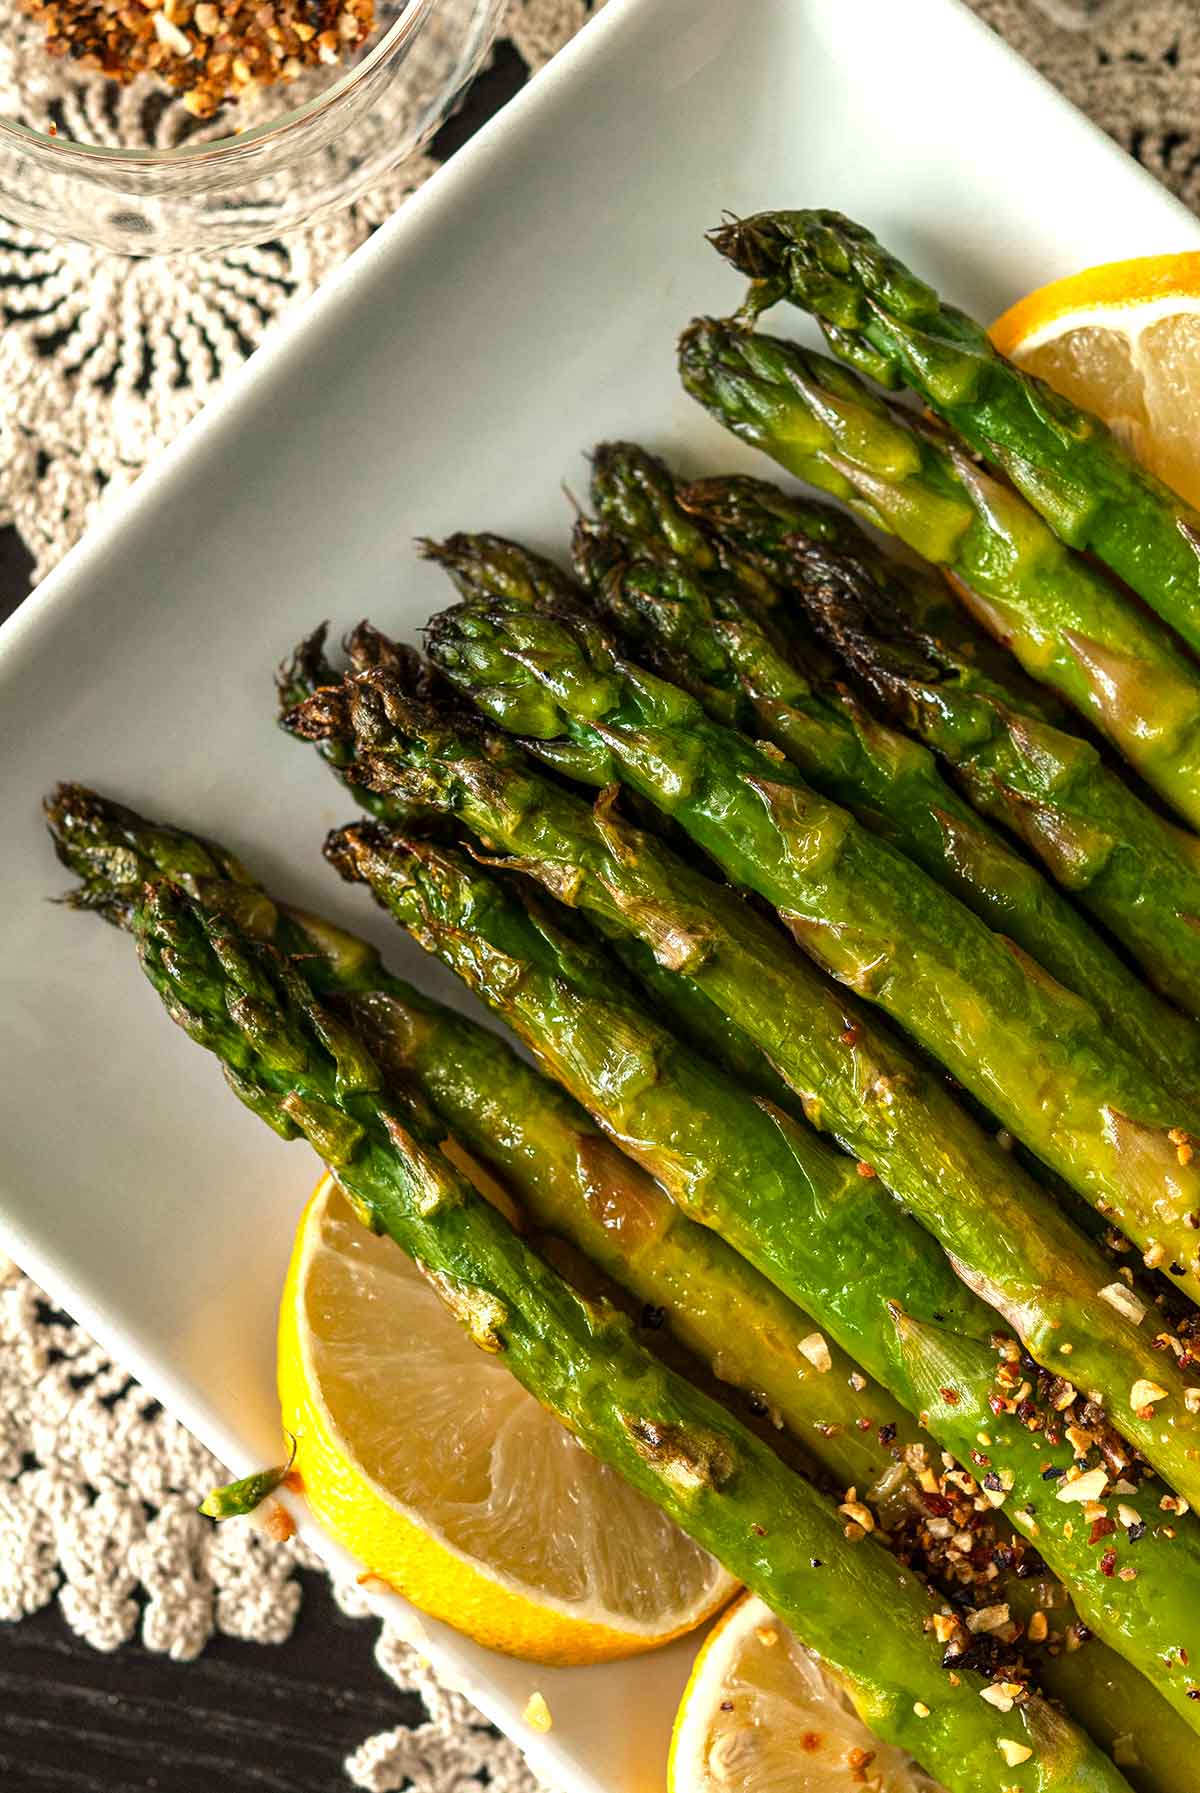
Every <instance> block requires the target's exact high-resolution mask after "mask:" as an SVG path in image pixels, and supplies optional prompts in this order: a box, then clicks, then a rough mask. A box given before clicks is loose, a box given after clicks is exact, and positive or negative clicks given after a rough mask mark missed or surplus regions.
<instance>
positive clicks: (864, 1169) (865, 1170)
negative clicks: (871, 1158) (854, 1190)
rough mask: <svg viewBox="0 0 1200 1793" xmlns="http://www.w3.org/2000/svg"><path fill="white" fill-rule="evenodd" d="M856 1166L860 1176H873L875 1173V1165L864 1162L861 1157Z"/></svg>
mask: <svg viewBox="0 0 1200 1793" xmlns="http://www.w3.org/2000/svg"><path fill="white" fill-rule="evenodd" d="M854 1168H855V1170H856V1171H857V1172H858V1174H859V1176H860V1177H873V1176H874V1175H875V1168H874V1166H873V1165H870V1164H866V1163H864V1161H863V1160H862V1159H861V1158H860V1159H859V1161H858V1163H857V1164H856V1165H855V1167H854Z"/></svg>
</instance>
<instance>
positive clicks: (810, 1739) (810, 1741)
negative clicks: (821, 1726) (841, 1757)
mask: <svg viewBox="0 0 1200 1793" xmlns="http://www.w3.org/2000/svg"><path fill="white" fill-rule="evenodd" d="M824 1741H825V1739H824V1738H823V1737H822V1735H821V1733H820V1731H805V1733H804V1735H803V1737H801V1739H800V1748H801V1749H804V1750H807V1751H808V1753H809V1755H810V1756H811V1755H813V1754H815V1752H816V1751H817V1750H819V1749H820V1747H821V1745H822V1743H824Z"/></svg>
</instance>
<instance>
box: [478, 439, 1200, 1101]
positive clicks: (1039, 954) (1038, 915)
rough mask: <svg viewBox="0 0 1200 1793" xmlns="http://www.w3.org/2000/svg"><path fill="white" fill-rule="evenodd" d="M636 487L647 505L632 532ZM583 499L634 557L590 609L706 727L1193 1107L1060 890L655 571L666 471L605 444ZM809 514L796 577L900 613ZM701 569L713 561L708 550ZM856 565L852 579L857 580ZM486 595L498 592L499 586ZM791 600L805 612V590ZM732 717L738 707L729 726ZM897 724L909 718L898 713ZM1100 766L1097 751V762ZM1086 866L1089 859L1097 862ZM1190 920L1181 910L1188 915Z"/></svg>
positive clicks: (891, 590)
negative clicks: (847, 826) (1025, 962)
mask: <svg viewBox="0 0 1200 1793" xmlns="http://www.w3.org/2000/svg"><path fill="white" fill-rule="evenodd" d="M631 490H632V491H633V492H634V493H635V494H636V495H637V496H638V497H640V498H641V499H642V504H641V505H640V507H639V514H640V522H639V523H638V524H637V526H636V527H635V526H634V525H633V521H632V518H633V513H634V507H633V504H632V503H631V501H630V499H629V496H628V494H629V493H630V491H631ZM781 496H782V494H781ZM592 499H593V502H594V503H595V505H596V508H597V510H598V511H599V512H600V514H601V516H602V517H604V518H615V519H617V526H619V527H621V528H622V529H624V530H625V531H626V534H625V540H626V541H627V543H628V553H627V555H626V556H622V555H621V554H620V553H619V552H616V553H614V552H612V551H611V550H608V551H602V555H601V558H602V563H603V564H602V565H601V566H600V568H599V570H598V574H597V576H596V577H595V579H594V583H593V586H592V589H593V596H594V599H595V602H596V604H597V605H598V606H599V608H600V609H601V610H602V612H603V613H604V614H605V615H606V616H607V617H608V618H609V619H610V620H611V621H612V623H613V625H614V627H615V628H616V629H617V630H618V632H619V637H620V640H621V642H622V645H623V646H624V647H625V648H626V650H627V651H628V652H629V653H631V654H636V655H637V656H638V657H639V658H640V659H642V660H643V661H644V662H645V663H646V664H647V665H649V666H650V667H651V668H652V669H653V670H654V671H655V672H657V673H659V674H661V675H662V676H663V677H664V678H673V679H675V680H676V681H677V682H678V683H679V684H680V685H682V686H683V687H684V688H685V689H686V690H687V691H689V692H690V693H691V695H692V696H693V697H695V698H696V699H697V700H698V701H699V702H700V703H702V704H703V706H704V708H705V710H706V711H707V712H708V715H709V716H710V718H711V719H712V720H714V721H721V720H730V721H732V722H733V724H734V725H735V726H737V727H740V728H742V729H744V730H745V731H747V732H749V733H751V734H754V735H755V736H757V737H759V738H761V739H765V740H768V741H772V742H774V744H775V746H777V747H778V748H779V749H780V750H781V751H782V752H783V753H784V754H786V755H787V757H788V759H790V760H791V761H792V763H793V764H794V765H795V766H796V767H797V769H798V770H799V771H800V772H801V773H802V774H803V776H804V777H805V778H806V779H807V780H808V781H809V783H810V784H812V785H814V786H815V787H816V788H817V790H819V791H821V792H822V794H823V795H825V796H827V797H831V798H832V799H833V800H834V801H835V802H837V803H840V804H843V805H844V806H845V807H846V808H848V809H850V810H852V811H853V812H854V814H855V815H856V816H857V818H858V820H859V821H860V822H861V823H863V825H864V826H865V827H867V828H870V829H871V830H872V831H873V832H875V833H878V834H880V835H882V836H883V838H884V839H885V840H890V841H891V843H892V844H893V845H894V846H896V847H899V848H900V850H901V851H902V852H904V853H906V854H907V855H908V857H909V858H910V859H913V860H915V861H916V863H917V864H918V865H919V866H921V867H922V869H923V870H924V871H926V872H928V873H929V875H930V877H932V878H935V879H936V880H937V881H938V882H939V883H940V884H943V885H945V887H946V888H947V889H948V890H951V891H953V892H954V894H955V895H956V896H958V897H959V898H961V900H962V901H963V902H965V903H966V904H967V906H968V907H969V908H971V909H973V910H974V911H975V913H976V914H977V915H979V916H980V917H981V919H982V920H983V921H985V922H987V924H988V926H989V927H991V928H993V929H995V930H997V931H998V932H1000V933H1002V934H1005V935H1007V936H1009V937H1010V938H1011V939H1013V940H1015V941H1016V943H1017V945H1018V946H1020V947H1021V948H1022V949H1023V951H1025V952H1027V953H1028V954H1029V955H1030V957H1031V958H1033V959H1036V960H1037V962H1038V963H1039V964H1040V965H1041V966H1042V967H1043V969H1044V970H1046V971H1048V972H1049V973H1050V975H1051V976H1052V977H1054V978H1056V979H1057V980H1058V982H1059V983H1061V984H1064V985H1065V986H1066V987H1067V989H1069V990H1073V991H1074V992H1075V994H1076V995H1077V996H1082V997H1084V998H1085V999H1086V1000H1088V1001H1089V1002H1091V1004H1092V1006H1093V1007H1094V1008H1095V1009H1096V1011H1097V1013H1098V1014H1099V1015H1100V1017H1101V1019H1102V1021H1103V1022H1104V1024H1105V1026H1106V1027H1108V1028H1109V1029H1110V1030H1111V1031H1112V1033H1113V1035H1114V1037H1115V1038H1116V1039H1118V1040H1119V1041H1120V1042H1121V1043H1122V1044H1123V1045H1124V1046H1125V1047H1127V1048H1128V1049H1129V1050H1130V1051H1131V1052H1132V1053H1133V1054H1134V1055H1135V1056H1136V1057H1137V1058H1138V1059H1139V1061H1140V1062H1141V1063H1143V1064H1145V1065H1147V1066H1148V1067H1150V1069H1151V1071H1152V1074H1153V1075H1155V1076H1157V1077H1158V1079H1159V1080H1160V1081H1161V1082H1162V1083H1163V1084H1164V1085H1165V1086H1166V1087H1167V1088H1169V1089H1171V1090H1172V1091H1173V1092H1174V1093H1175V1094H1177V1095H1180V1096H1182V1097H1185V1098H1186V1099H1187V1100H1189V1101H1190V1100H1192V1099H1193V1097H1194V1095H1195V1092H1196V1090H1197V1089H1198V1088H1200V1031H1198V1030H1197V1029H1196V1027H1195V1026H1194V1025H1193V1024H1192V1023H1191V1022H1189V1021H1188V1020H1186V1019H1185V1018H1184V1017H1183V1016H1181V1015H1180V1014H1179V1013H1178V1012H1177V1011H1176V1010H1175V1009H1173V1008H1170V1007H1169V1006H1168V1005H1167V1004H1166V1003H1164V1002H1160V1001H1156V1000H1155V998H1154V996H1153V995H1152V994H1151V993H1150V992H1149V991H1148V990H1147V989H1146V988H1145V985H1144V984H1143V983H1142V982H1141V980H1140V979H1139V978H1137V977H1136V976H1135V975H1134V974H1133V973H1131V972H1130V971H1129V969H1128V968H1127V966H1126V965H1125V964H1124V962H1123V961H1122V960H1121V959H1119V958H1118V957H1117V956H1116V954H1115V953H1114V952H1113V951H1112V950H1111V949H1110V948H1109V947H1108V946H1107V945H1106V944H1105V943H1104V942H1103V941H1102V940H1101V939H1100V938H1099V936H1098V935H1097V934H1096V933H1095V932H1094V930H1093V929H1092V928H1090V927H1089V926H1088V924H1087V922H1086V921H1085V920H1084V919H1083V918H1082V917H1081V916H1080V914H1079V913H1078V911H1077V910H1076V909H1075V908H1074V907H1073V905H1072V904H1071V903H1070V902H1068V901H1067V900H1066V899H1065V898H1064V897H1062V896H1060V895H1059V893H1058V891H1057V889H1056V888H1055V886H1054V885H1053V884H1052V883H1050V882H1048V880H1047V879H1046V877H1045V876H1044V875H1042V874H1041V873H1039V872H1038V870H1037V869H1036V868H1035V867H1034V866H1031V865H1030V864H1029V862H1028V860H1026V859H1025V858H1024V856H1023V855H1021V854H1020V853H1017V852H1015V851H1014V850H1013V849H1012V847H1011V846H1010V845H1009V843H1008V839H1007V837H1006V836H1005V835H1002V834H1000V833H998V832H997V831H996V830H994V829H992V828H989V827H988V826H987V825H986V824H985V823H982V822H981V821H980V818H979V815H978V814H977V808H978V805H977V806H976V808H973V807H972V805H971V804H970V803H967V802H966V801H964V799H963V798H962V797H961V796H960V795H959V794H958V792H957V791H956V790H955V789H954V788H953V787H952V786H950V785H949V784H947V783H946V781H945V780H944V779H943V778H942V776H941V774H940V773H939V771H938V769H937V764H936V762H935V760H934V758H933V756H932V754H931V753H929V752H928V751H926V749H925V748H923V747H921V746H919V745H918V744H917V743H916V742H914V741H911V740H909V739H908V738H907V737H906V736H905V735H902V734H899V733H897V732H896V731H894V730H892V729H890V728H887V727H886V726H884V725H883V724H882V723H880V722H879V721H878V720H877V719H876V717H875V716H874V715H872V714H871V713H869V712H867V711H864V709H863V708H862V705H861V704H859V703H857V702H856V701H855V700H854V698H853V697H851V696H850V695H849V694H847V693H846V692H845V691H844V690H842V689H835V688H834V687H833V686H832V684H829V685H826V686H825V687H824V688H823V689H822V688H821V687H814V685H813V682H812V681H811V680H810V679H808V678H806V677H805V676H804V672H803V670H802V669H801V666H800V665H798V664H797V661H796V657H795V655H794V654H789V653H788V652H783V651H780V649H779V647H778V646H777V644H776V642H775V640H774V639H773V638H772V634H771V632H770V631H769V630H768V629H767V628H765V627H764V626H763V624H762V623H761V621H760V620H759V618H758V617H757V616H756V615H755V614H754V613H753V612H752V610H751V608H750V607H749V606H748V605H747V603H746V602H745V600H744V599H743V597H742V595H741V594H740V592H739V591H738V590H737V589H735V588H733V587H732V585H731V582H730V581H729V580H728V579H727V578H723V577H722V576H721V574H720V573H714V572H712V571H709V572H705V571H703V570H702V569H701V567H700V564H699V556H697V557H696V559H695V560H694V562H693V564H692V565H691V566H690V567H685V566H684V565H682V564H681V562H680V560H679V559H678V558H676V557H674V556H673V555H672V556H671V558H669V559H666V560H664V559H663V551H664V550H669V547H670V543H671V541H672V540H675V539H681V530H680V527H679V525H680V522H681V521H682V522H684V523H687V522H688V521H689V519H688V516H687V513H686V512H684V511H683V510H682V509H681V507H680V505H679V504H678V502H677V501H676V497H675V491H674V483H673V481H672V478H671V475H670V472H669V470H668V469H667V467H666V466H665V465H664V464H663V463H662V462H661V461H659V460H657V458H656V457H654V456H652V455H648V454H647V453H646V452H645V450H643V449H638V448H636V447H634V446H633V445H632V444H628V443H609V444H606V445H604V446H603V447H602V448H599V449H597V450H596V452H595V455H594V457H593V473H592ZM812 508H813V507H811V506H807V505H804V504H803V503H800V504H798V505H797V509H798V511H799V513H800V515H799V517H798V518H797V519H796V520H795V529H794V530H793V531H792V532H791V538H790V539H791V540H792V541H793V542H795V544H796V545H795V547H794V549H789V558H790V561H791V563H792V565H793V569H794V571H796V572H798V573H801V574H802V575H803V569H804V568H805V567H808V568H812V567H817V566H820V567H833V568H840V567H842V566H846V567H847V569H848V571H847V577H848V578H856V579H858V580H859V581H860V582H862V583H863V584H864V585H868V584H870V585H871V586H872V588H873V589H879V588H880V585H882V582H883V581H884V580H885V579H886V580H887V593H888V597H889V599H890V601H891V603H892V604H893V605H894V604H898V603H900V604H902V603H903V601H904V598H905V595H906V592H907V586H906V585H905V584H904V582H903V581H902V580H901V579H900V578H899V576H898V575H897V574H895V573H894V572H893V573H892V574H891V575H890V577H889V576H888V575H887V574H886V573H885V572H884V568H883V565H882V556H875V557H874V561H875V562H878V563H880V564H879V570H878V573H877V574H876V573H875V571H874V567H873V566H872V564H871V561H870V560H868V561H866V562H863V563H860V559H859V557H857V556H856V557H855V558H854V560H853V561H848V560H847V559H845V557H844V556H843V555H842V554H841V553H840V552H839V551H838V550H839V549H840V548H841V546H842V542H838V543H836V544H833V543H830V544H829V545H826V541H827V538H826V541H821V542H820V544H819V545H814V544H813V543H812V542H811V541H809V539H808V538H807V537H806V535H805V533H804V524H805V522H806V521H807V520H808V519H807V513H808V511H809V510H811V509H812ZM690 527H691V530H692V531H693V533H694V534H695V535H696V536H698V537H699V536H702V535H703V532H702V531H701V530H700V529H699V527H698V526H697V524H696V523H695V522H691V524H690ZM848 533H849V531H848V530H847V531H845V532H843V536H844V535H845V534H848ZM822 534H824V532H822ZM596 539H597V536H596V531H595V530H594V528H592V529H589V528H586V527H577V530H576V541H577V554H576V568H577V571H579V572H580V574H581V576H585V575H586V574H587V573H588V572H589V571H591V569H592V567H593V565H594V562H595V559H596V553H595V544H596ZM682 539H687V538H686V537H683V538H682ZM806 553H807V555H808V559H807V561H805V554H806ZM708 559H709V561H710V562H711V561H713V560H714V559H715V556H714V555H713V552H712V550H711V548H710V549H709V550H708ZM479 564H480V567H481V569H483V570H482V571H481V575H480V577H479V579H478V581H477V592H478V595H479V596H480V597H483V596H485V595H489V586H488V581H487V579H486V568H487V566H488V564H489V562H488V555H487V550H486V546H484V545H482V544H481V547H480V550H479ZM860 564H861V571H860V572H855V571H854V570H853V569H854V567H856V566H858V565H860ZM873 575H874V577H873ZM808 583H809V584H811V583H812V575H811V573H809V574H808ZM784 590H786V587H783V588H782V589H781V597H782V595H783V591H784ZM495 595H497V596H500V595H502V594H501V593H500V591H499V590H498V588H496V589H495ZM793 595H794V596H799V597H800V599H801V602H802V603H803V602H804V586H803V584H802V585H801V587H800V589H799V591H798V592H797V593H795V594H793ZM819 632H820V633H821V634H822V635H824V634H825V631H823V630H822V631H819ZM833 645H834V646H835V648H838V647H839V646H840V644H839V643H837V642H834V644H833ZM867 689H868V694H869V695H870V696H871V697H875V696H876V693H875V692H874V690H873V689H872V688H871V687H869V686H868V688H867ZM731 705H735V706H736V708H734V710H733V713H732V714H730V708H731ZM887 707H888V706H887V705H885V706H884V708H885V709H886V708H887ZM891 708H892V713H893V715H895V714H896V711H895V707H894V706H891ZM899 720H900V721H901V722H906V721H907V717H906V716H905V715H904V714H903V713H901V714H900V716H899ZM930 745H934V743H930ZM1095 758H1096V756H1095V755H1094V754H1091V756H1090V759H1091V762H1092V763H1095ZM971 795H972V801H974V793H973V792H972V793H971ZM988 813H991V814H995V813H996V812H995V810H994V809H993V810H990V811H989V812H988ZM997 819H1002V820H1003V819H1007V818H1005V817H1003V816H1000V817H998V818H997ZM1162 828H1163V833H1164V835H1165V836H1166V837H1167V838H1169V839H1172V840H1177V839H1178V836H1177V835H1176V834H1174V833H1173V831H1171V830H1170V829H1168V828H1167V827H1166V825H1165V824H1163V825H1162ZM1092 857H1093V861H1094V860H1095V858H1096V854H1095V852H1093V855H1092ZM1197 869H1200V867H1198V868H1197ZM1193 883H1194V887H1195V890H1196V899H1197V900H1196V902H1195V903H1194V904H1193V909H1194V912H1195V913H1196V914H1197V915H1200V879H1195V878H1194V877H1193ZM1187 913H1189V911H1188V910H1187V909H1186V908H1185V909H1184V910H1183V911H1182V914H1187ZM1104 919H1105V920H1108V919H1109V918H1108V917H1107V916H1106V917H1105V918H1104ZM1172 919H1173V921H1174V926H1175V931H1176V932H1177V933H1179V934H1183V935H1186V936H1187V939H1186V946H1187V947H1188V948H1189V949H1190V955H1191V957H1192V959H1193V961H1194V963H1195V964H1196V966H1197V969H1198V970H1200V935H1198V934H1197V932H1196V930H1195V929H1194V928H1192V927H1190V926H1189V925H1188V924H1187V923H1186V922H1185V921H1184V920H1183V919H1182V915H1180V914H1177V915H1176V916H1174V917H1173V918H1172ZM1118 932H1119V930H1118ZM1173 981H1174V980H1173V979H1172V977H1171V968H1170V967H1167V968H1166V971H1165V978H1164V982H1165V984H1166V986H1167V987H1168V988H1170V986H1171V984H1172V983H1173ZM1172 993H1174V992H1172ZM1189 1006H1190V1005H1189Z"/></svg>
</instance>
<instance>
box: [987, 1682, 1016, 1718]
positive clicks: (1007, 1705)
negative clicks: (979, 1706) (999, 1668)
mask: <svg viewBox="0 0 1200 1793" xmlns="http://www.w3.org/2000/svg"><path fill="white" fill-rule="evenodd" d="M1021 1691H1022V1689H1021V1683H1020V1682H1019V1681H993V1682H992V1684H991V1686H990V1687H983V1688H981V1689H980V1691H979V1697H980V1699H981V1700H986V1701H987V1703H988V1705H989V1706H995V1708H996V1710H997V1712H1011V1711H1012V1709H1013V1707H1014V1706H1015V1705H1016V1703H1017V1699H1018V1697H1019V1695H1020V1693H1021Z"/></svg>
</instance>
